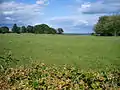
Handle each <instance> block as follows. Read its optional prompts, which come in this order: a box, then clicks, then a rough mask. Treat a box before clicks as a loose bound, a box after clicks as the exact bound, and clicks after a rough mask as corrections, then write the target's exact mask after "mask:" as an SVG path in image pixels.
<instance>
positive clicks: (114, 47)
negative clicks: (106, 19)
mask: <svg viewBox="0 0 120 90" xmlns="http://www.w3.org/2000/svg"><path fill="white" fill-rule="evenodd" d="M7 50H9V51H11V52H12V53H13V56H14V57H15V58H17V59H20V60H21V61H20V65H21V64H28V61H29V60H32V61H35V60H37V61H40V62H44V63H46V64H49V65H51V64H56V65H61V64H69V65H74V66H77V67H80V68H81V69H85V70H87V69H95V70H98V69H106V68H109V69H113V68H120V37H96V36H74V35H73V36H72V35H70V36H69V35H39V34H37V35H36V34H4V35H3V34H1V35H0V55H4V53H5V52H6V51H7ZM21 58H28V59H27V60H25V59H21ZM30 58H31V59H30ZM30 62H31V61H30Z"/></svg>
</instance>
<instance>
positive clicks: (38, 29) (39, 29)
mask: <svg viewBox="0 0 120 90" xmlns="http://www.w3.org/2000/svg"><path fill="white" fill-rule="evenodd" d="M34 31H35V33H40V34H52V33H55V29H53V28H50V27H49V26H48V25H46V24H40V25H36V26H34Z"/></svg>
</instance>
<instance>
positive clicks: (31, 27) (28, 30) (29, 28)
mask: <svg viewBox="0 0 120 90" xmlns="http://www.w3.org/2000/svg"><path fill="white" fill-rule="evenodd" d="M26 30H27V32H28V33H34V29H33V26H31V25H28V26H27V28H26Z"/></svg>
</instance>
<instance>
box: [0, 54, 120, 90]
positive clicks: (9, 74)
mask: <svg viewBox="0 0 120 90" xmlns="http://www.w3.org/2000/svg"><path fill="white" fill-rule="evenodd" d="M0 59H1V60H2V61H3V62H2V65H1V66H2V68H1V67H0V90H80V89H81V90H93V89H94V90H119V89H120V70H117V69H116V70H112V71H109V72H105V71H99V72H98V71H97V72H96V71H92V70H91V71H81V70H80V69H78V68H76V67H73V66H70V65H62V66H56V65H52V66H48V65H45V64H44V63H38V62H36V63H32V64H31V66H30V67H25V66H22V67H17V68H11V67H12V64H11V63H16V65H17V62H18V60H16V59H15V58H13V57H12V56H11V54H8V56H6V57H1V58H0ZM5 65H7V66H5Z"/></svg>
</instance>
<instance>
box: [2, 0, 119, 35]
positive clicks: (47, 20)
mask: <svg viewBox="0 0 120 90" xmlns="http://www.w3.org/2000/svg"><path fill="white" fill-rule="evenodd" d="M113 14H120V0H0V26H8V27H12V26H13V24H15V23H16V24H17V25H19V26H22V25H25V26H27V25H33V26H34V25H37V24H43V23H44V24H48V25H49V26H51V27H53V28H63V29H64V32H65V33H91V32H93V27H94V25H95V24H96V23H97V21H98V19H99V17H100V16H104V15H113Z"/></svg>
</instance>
